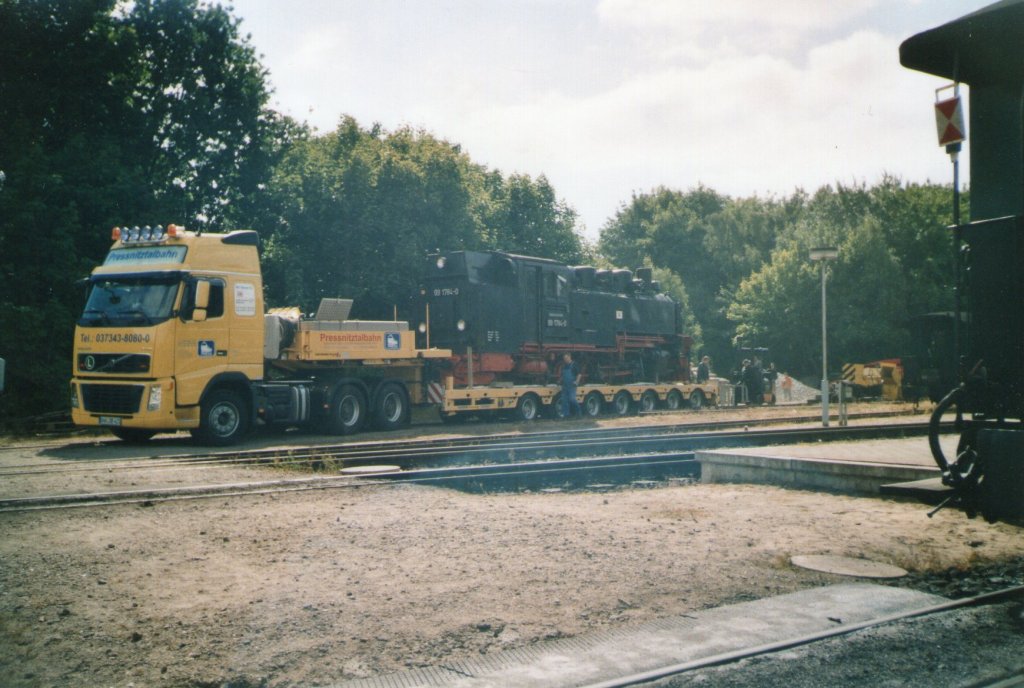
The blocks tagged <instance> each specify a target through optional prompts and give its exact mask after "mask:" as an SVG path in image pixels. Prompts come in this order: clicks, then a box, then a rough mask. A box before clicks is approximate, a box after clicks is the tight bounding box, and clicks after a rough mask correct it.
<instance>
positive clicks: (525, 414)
mask: <svg viewBox="0 0 1024 688" xmlns="http://www.w3.org/2000/svg"><path fill="white" fill-rule="evenodd" d="M540 408H541V403H540V399H539V398H538V397H537V395H536V394H524V395H523V396H521V397H519V401H517V402H516V419H517V420H526V421H529V420H536V419H537V416H539V415H540Z"/></svg>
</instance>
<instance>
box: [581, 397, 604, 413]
mask: <svg viewBox="0 0 1024 688" xmlns="http://www.w3.org/2000/svg"><path fill="white" fill-rule="evenodd" d="M603 408H604V397H603V396H601V393H600V392H591V393H590V394H588V395H587V396H586V397H585V398H584V399H583V415H584V416H586V417H587V418H597V417H598V416H600V415H601V410H602V409H603Z"/></svg>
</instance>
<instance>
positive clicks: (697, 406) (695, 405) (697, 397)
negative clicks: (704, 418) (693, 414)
mask: <svg viewBox="0 0 1024 688" xmlns="http://www.w3.org/2000/svg"><path fill="white" fill-rule="evenodd" d="M706 403H707V400H706V399H705V398H704V392H702V391H700V390H699V389H695V390H693V394H691V395H690V408H692V409H693V410H694V411H700V410H701V409H702V408H704V406H705V404H706Z"/></svg>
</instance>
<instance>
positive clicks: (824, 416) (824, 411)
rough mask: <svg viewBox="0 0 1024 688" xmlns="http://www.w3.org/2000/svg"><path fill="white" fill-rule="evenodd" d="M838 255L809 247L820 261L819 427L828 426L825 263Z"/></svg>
mask: <svg viewBox="0 0 1024 688" xmlns="http://www.w3.org/2000/svg"><path fill="white" fill-rule="evenodd" d="M838 256H839V249H837V248H834V247H831V246H823V247H819V248H812V249H811V260H814V261H817V262H819V263H821V427H823V428H827V427H828V326H827V323H828V316H827V313H828V308H827V305H826V302H825V273H826V270H827V263H828V261H830V260H835V259H836V258H837V257H838Z"/></svg>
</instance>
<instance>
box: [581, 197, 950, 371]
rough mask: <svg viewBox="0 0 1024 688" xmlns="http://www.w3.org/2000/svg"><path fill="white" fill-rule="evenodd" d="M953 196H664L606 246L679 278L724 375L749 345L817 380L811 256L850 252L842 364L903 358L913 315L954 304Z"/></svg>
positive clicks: (834, 329) (840, 299) (840, 271)
mask: <svg viewBox="0 0 1024 688" xmlns="http://www.w3.org/2000/svg"><path fill="white" fill-rule="evenodd" d="M950 194H951V192H950V189H949V188H948V187H943V186H938V185H919V184H907V185H905V184H903V183H901V182H900V181H899V180H898V179H896V178H893V177H886V178H884V179H883V180H882V182H880V183H879V184H878V185H876V186H874V187H867V186H866V185H854V186H842V185H839V186H837V187H835V188H833V187H828V186H827V187H823V188H821V189H819V190H818V191H817V192H816V193H815V194H814V195H813V196H808V195H807V194H805V193H804V192H802V191H797V192H796V193H794V194H793V195H792V196H790V197H788V198H784V199H767V200H766V199H760V198H756V197H755V198H746V199H731V198H725V197H721V196H717V195H715V194H714V193H713V192H710V191H708V190H707V189H704V188H702V187H698V188H697V189H695V190H693V191H689V192H685V193H684V192H679V191H671V190H668V189H664V188H660V189H657V190H655V191H653V192H651V193H650V194H645V195H638V196H634V198H633V202H632V203H631V204H630V205H629V206H625V207H623V208H622V209H620V211H619V213H618V214H617V215H616V217H615V218H613V219H612V220H611V221H610V222H609V223H608V225H606V227H605V228H604V230H603V232H602V235H601V239H600V242H599V248H600V250H601V251H602V252H603V253H604V254H605V255H606V256H607V257H608V258H609V259H610V260H611V261H612V262H620V263H622V262H625V263H628V264H640V263H641V262H643V261H645V260H648V261H650V262H652V263H653V264H654V265H656V266H661V267H663V268H665V269H667V270H671V271H672V272H673V273H675V274H676V275H678V276H679V277H680V278H681V279H682V281H683V283H684V284H685V289H686V292H687V293H688V294H689V301H690V306H691V308H692V313H693V315H694V317H695V319H696V321H697V323H698V324H699V326H700V328H701V332H702V335H703V340H704V349H705V351H706V352H707V353H709V354H711V355H712V357H713V358H714V359H715V360H716V361H719V362H721V363H722V364H723V365H722V368H723V369H724V368H725V367H726V366H727V365H728V363H727V362H731V361H733V359H734V358H735V356H734V349H735V347H737V346H740V345H742V346H755V347H768V348H769V349H771V352H772V353H771V356H772V358H773V359H774V360H775V361H776V362H777V363H778V364H779V366H780V367H784V368H787V369H789V370H791V371H793V372H795V373H798V374H805V375H813V374H814V373H815V371H816V370H820V365H821V331H820V327H821V306H820V286H816V285H819V284H820V283H819V281H818V279H819V278H818V277H817V275H819V273H818V272H817V271H816V267H815V266H814V265H813V264H812V263H811V262H810V260H809V257H808V251H809V249H810V248H811V247H814V246H822V245H833V246H837V247H839V249H840V258H839V260H838V261H836V263H835V264H833V265H832V266H831V267H830V270H831V273H832V279H831V281H830V285H831V286H830V288H829V304H830V306H829V311H830V314H831V315H830V317H829V320H830V325H829V338H830V351H831V352H832V353H831V354H830V356H829V358H830V360H831V361H832V362H833V363H834V364H837V362H842V361H870V360H875V359H878V358H882V357H891V356H899V355H901V354H904V353H906V351H907V350H908V342H909V332H908V329H907V328H908V319H909V317H911V316H913V315H916V314H920V313H925V312H929V311H936V310H949V309H950V307H951V293H952V287H951V282H952V273H953V254H952V249H951V239H950V237H949V235H948V230H947V229H946V226H947V225H948V224H949V223H950V221H951V217H950Z"/></svg>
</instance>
